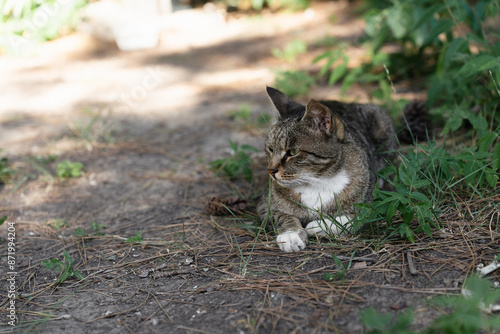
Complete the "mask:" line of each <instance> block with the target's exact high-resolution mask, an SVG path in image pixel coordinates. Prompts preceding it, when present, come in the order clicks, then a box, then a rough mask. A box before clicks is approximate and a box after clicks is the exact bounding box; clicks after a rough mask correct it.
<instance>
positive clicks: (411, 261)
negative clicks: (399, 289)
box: [406, 249, 419, 276]
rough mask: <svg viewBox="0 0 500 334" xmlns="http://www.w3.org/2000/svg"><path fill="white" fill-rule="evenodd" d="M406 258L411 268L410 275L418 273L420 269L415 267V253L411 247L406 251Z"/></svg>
mask: <svg viewBox="0 0 500 334" xmlns="http://www.w3.org/2000/svg"><path fill="white" fill-rule="evenodd" d="M406 258H407V259H408V268H409V269H410V275H413V276H415V275H418V272H419V271H418V270H417V269H416V268H415V266H414V264H413V254H412V251H411V250H410V249H408V250H407V251H406Z"/></svg>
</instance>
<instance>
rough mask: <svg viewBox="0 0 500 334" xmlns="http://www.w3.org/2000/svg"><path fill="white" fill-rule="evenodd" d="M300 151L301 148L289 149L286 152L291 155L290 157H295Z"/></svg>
mask: <svg viewBox="0 0 500 334" xmlns="http://www.w3.org/2000/svg"><path fill="white" fill-rule="evenodd" d="M299 152H300V150H298V149H294V150H288V151H287V152H286V154H287V155H288V156H290V157H293V156H295V155H297V154H299Z"/></svg>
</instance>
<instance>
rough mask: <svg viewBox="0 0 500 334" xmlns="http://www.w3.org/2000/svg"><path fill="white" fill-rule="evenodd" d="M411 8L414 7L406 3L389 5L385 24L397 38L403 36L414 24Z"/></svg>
mask: <svg viewBox="0 0 500 334" xmlns="http://www.w3.org/2000/svg"><path fill="white" fill-rule="evenodd" d="M413 10H414V8H412V6H410V5H408V4H400V5H396V6H393V7H390V9H389V12H388V15H387V25H388V26H389V28H390V29H391V32H392V34H393V35H394V37H396V38H397V39H401V38H403V37H404V36H405V35H406V34H407V33H408V31H409V29H411V27H412V26H413V25H414V23H413Z"/></svg>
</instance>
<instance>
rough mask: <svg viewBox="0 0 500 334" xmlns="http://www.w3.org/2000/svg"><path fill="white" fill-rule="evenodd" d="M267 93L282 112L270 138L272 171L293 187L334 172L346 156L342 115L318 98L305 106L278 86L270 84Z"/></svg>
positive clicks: (267, 150) (268, 146)
mask: <svg viewBox="0 0 500 334" xmlns="http://www.w3.org/2000/svg"><path fill="white" fill-rule="evenodd" d="M267 93H268V95H269V97H270V98H271V100H272V102H273V104H274V106H275V107H276V109H277V110H278V112H279V118H278V121H277V122H276V124H274V126H273V127H272V129H271V131H270V132H269V135H268V137H267V140H266V154H267V156H268V160H269V164H268V172H269V174H270V175H271V176H272V177H273V178H274V179H275V180H276V181H277V182H278V183H279V184H280V185H282V186H285V187H289V188H293V187H296V186H303V185H306V183H308V180H310V178H311V177H312V178H321V177H322V176H324V175H325V174H330V173H331V172H332V168H333V169H335V166H336V165H340V164H341V159H342V150H341V148H340V146H341V145H342V144H343V143H344V142H345V132H344V125H343V123H342V121H341V120H340V118H339V117H338V116H337V115H336V114H335V113H334V112H331V111H330V109H329V108H328V107H327V106H325V105H323V104H321V103H320V102H318V101H315V100H310V101H309V103H308V104H307V105H306V106H303V105H301V104H300V103H297V102H295V101H292V100H291V99H290V98H289V97H288V96H287V95H285V94H284V93H282V92H280V91H279V90H277V89H274V88H271V87H268V88H267ZM327 176H328V175H327Z"/></svg>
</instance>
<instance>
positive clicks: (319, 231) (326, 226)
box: [306, 216, 351, 236]
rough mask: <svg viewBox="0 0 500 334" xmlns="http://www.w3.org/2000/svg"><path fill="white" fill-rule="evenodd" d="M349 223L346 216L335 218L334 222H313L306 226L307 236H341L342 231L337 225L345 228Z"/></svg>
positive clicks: (324, 220) (322, 220)
mask: <svg viewBox="0 0 500 334" xmlns="http://www.w3.org/2000/svg"><path fill="white" fill-rule="evenodd" d="M350 221H351V218H349V217H348V216H337V217H335V222H334V221H331V220H330V219H326V218H325V219H321V220H313V221H312V222H310V223H309V224H307V226H306V232H307V234H309V235H311V234H316V235H319V236H325V235H327V234H330V233H331V234H341V233H342V232H343V231H344V230H343V229H342V228H340V226H339V225H341V226H345V225H347V224H348V223H349V222H350Z"/></svg>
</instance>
